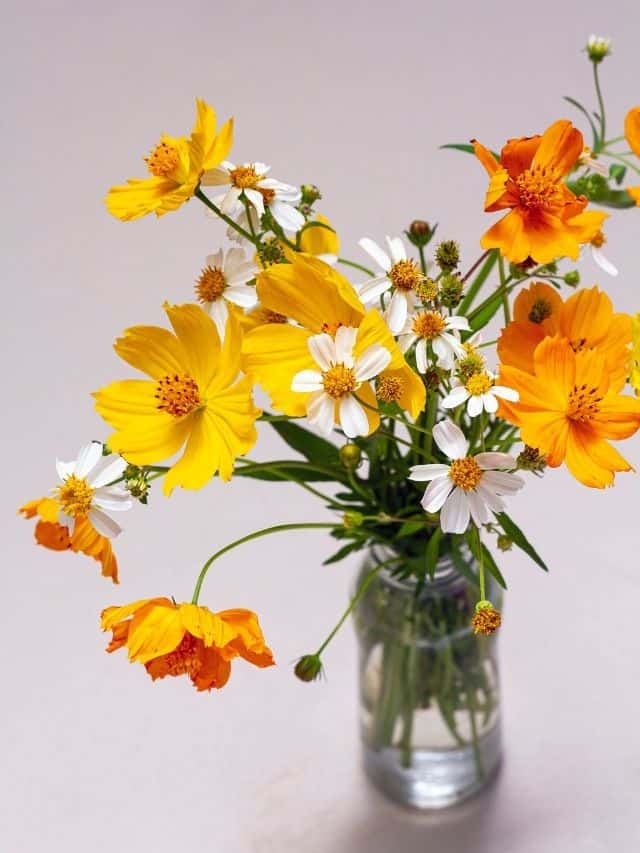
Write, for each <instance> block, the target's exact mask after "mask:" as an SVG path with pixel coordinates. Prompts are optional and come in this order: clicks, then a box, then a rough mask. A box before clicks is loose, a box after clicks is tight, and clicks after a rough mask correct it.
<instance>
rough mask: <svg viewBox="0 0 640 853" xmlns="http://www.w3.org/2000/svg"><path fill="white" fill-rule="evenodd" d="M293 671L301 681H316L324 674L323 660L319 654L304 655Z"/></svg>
mask: <svg viewBox="0 0 640 853" xmlns="http://www.w3.org/2000/svg"><path fill="white" fill-rule="evenodd" d="M293 671H294V673H295V676H296V678H299V679H300V681H315V680H316V679H317V678H318V677H319V676H320V675H322V661H321V660H320V658H319V656H318V655H304V656H303V657H301V658H300V660H299V661H298V663H297V664H296V665H295V669H294V670H293Z"/></svg>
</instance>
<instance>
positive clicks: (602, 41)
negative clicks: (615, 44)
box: [585, 35, 611, 65]
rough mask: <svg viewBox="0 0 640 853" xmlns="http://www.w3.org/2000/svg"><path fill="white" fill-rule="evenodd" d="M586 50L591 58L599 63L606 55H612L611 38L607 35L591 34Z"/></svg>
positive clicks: (595, 62)
mask: <svg viewBox="0 0 640 853" xmlns="http://www.w3.org/2000/svg"><path fill="white" fill-rule="evenodd" d="M585 50H586V51H587V54H588V55H589V59H590V60H591V61H592V62H593V63H594V64H595V65H597V64H598V63H599V62H602V60H603V59H604V58H605V56H610V55H611V39H610V38H607V37H605V36H593V35H592V36H589V41H588V42H587V46H586V48H585Z"/></svg>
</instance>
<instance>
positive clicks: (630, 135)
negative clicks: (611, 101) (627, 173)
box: [624, 106, 640, 157]
mask: <svg viewBox="0 0 640 853" xmlns="http://www.w3.org/2000/svg"><path fill="white" fill-rule="evenodd" d="M624 136H625V139H626V140H627V143H628V145H629V148H630V149H631V150H632V151H633V153H634V154H635V155H636V157H640V106H638V107H631V109H630V110H629V112H628V113H627V115H626V116H625V119H624Z"/></svg>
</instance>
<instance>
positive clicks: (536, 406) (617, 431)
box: [499, 336, 640, 488]
mask: <svg viewBox="0 0 640 853" xmlns="http://www.w3.org/2000/svg"><path fill="white" fill-rule="evenodd" d="M500 382H501V383H503V384H505V385H508V386H509V387H510V388H515V389H516V390H517V391H518V392H519V394H520V400H519V402H518V403H517V404H511V405H510V406H509V407H508V408H506V407H502V406H501V410H500V411H499V414H500V415H501V416H502V417H504V418H505V419H506V420H508V421H511V422H512V423H514V424H516V425H517V426H519V427H520V434H521V437H522V441H523V442H524V443H525V444H527V445H529V446H530V447H535V448H537V449H538V450H539V451H540V453H541V454H543V455H544V456H545V458H546V462H547V464H548V465H550V466H551V467H553V468H556V467H558V466H559V465H561V464H562V462H563V461H564V462H566V465H567V468H568V469H569V471H570V472H571V473H572V474H573V476H574V477H575V478H576V479H577V480H579V481H580V482H581V483H584V484H585V485H586V486H592V487H595V488H604V487H605V486H610V485H611V484H612V483H613V479H614V472H616V471H630V470H632V468H631V465H630V464H629V463H628V462H627V461H626V460H625V459H624V458H623V457H622V456H621V455H620V454H619V453H618V451H617V450H615V448H614V447H612V446H611V444H609V442H608V441H607V439H613V440H618V439H623V438H629V437H630V436H631V435H633V434H634V433H635V432H636V431H637V430H638V428H640V399H637V398H635V397H625V396H622V395H621V394H620V393H619V392H620V391H621V389H622V388H623V386H624V379H622V380H620V378H619V377H618V378H614V377H613V376H612V375H611V374H610V373H609V372H608V370H607V366H606V363H605V360H604V359H603V358H602V355H601V353H600V351H599V350H597V349H585V350H580V351H578V352H575V351H574V349H573V347H572V346H571V343H570V341H568V340H567V339H566V338H561V337H559V336H556V337H548V338H545V339H544V340H543V341H542V342H541V343H540V344H539V345H538V346H537V347H536V349H535V352H534V356H533V374H531V373H527V372H525V371H523V370H520V369H518V368H517V367H512V366H510V365H503V366H502V367H501V370H500Z"/></svg>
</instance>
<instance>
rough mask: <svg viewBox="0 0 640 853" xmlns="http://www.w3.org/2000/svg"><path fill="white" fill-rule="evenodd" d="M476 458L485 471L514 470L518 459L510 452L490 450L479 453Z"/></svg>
mask: <svg viewBox="0 0 640 853" xmlns="http://www.w3.org/2000/svg"><path fill="white" fill-rule="evenodd" d="M474 459H475V460H476V462H477V463H478V465H479V466H480V467H481V468H482V470H483V471H512V470H513V469H514V468H515V467H516V460H515V459H514V458H513V456H511V454H510V453H497V452H495V451H489V452H487V453H478V454H477V455H476V456H474Z"/></svg>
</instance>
